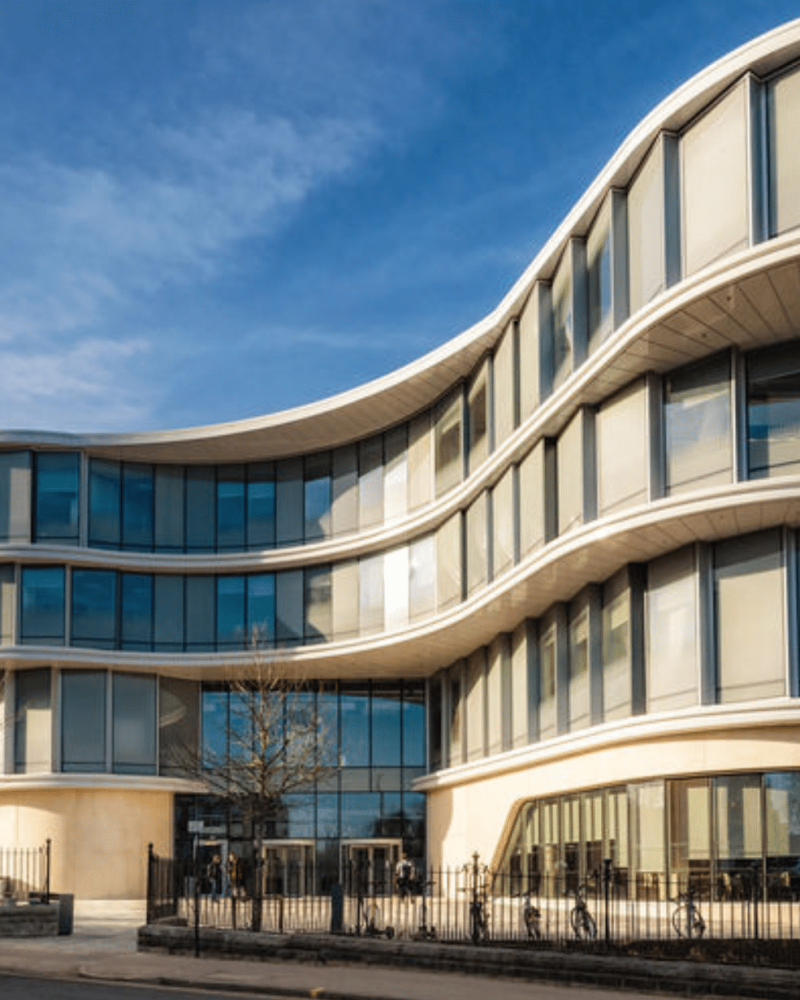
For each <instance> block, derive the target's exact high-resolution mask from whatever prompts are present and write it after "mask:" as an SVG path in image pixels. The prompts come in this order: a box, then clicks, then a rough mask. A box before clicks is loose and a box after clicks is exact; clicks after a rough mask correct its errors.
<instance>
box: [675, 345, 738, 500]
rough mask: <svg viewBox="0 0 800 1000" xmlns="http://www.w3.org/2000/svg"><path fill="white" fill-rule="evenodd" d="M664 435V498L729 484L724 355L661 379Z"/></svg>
mask: <svg viewBox="0 0 800 1000" xmlns="http://www.w3.org/2000/svg"><path fill="white" fill-rule="evenodd" d="M664 436H665V442H666V484H665V485H666V492H667V493H668V494H672V493H678V492H681V491H683V490H692V489H700V488H702V487H705V486H715V485H717V484H718V483H729V482H730V481H731V476H732V469H733V456H732V449H731V391H730V358H729V356H728V355H727V354H722V355H718V356H717V357H715V358H711V359H709V360H708V361H702V362H700V364H697V365H691V366H690V367H688V368H683V369H681V370H680V371H677V372H672V373H671V374H670V375H666V376H665V377H664Z"/></svg>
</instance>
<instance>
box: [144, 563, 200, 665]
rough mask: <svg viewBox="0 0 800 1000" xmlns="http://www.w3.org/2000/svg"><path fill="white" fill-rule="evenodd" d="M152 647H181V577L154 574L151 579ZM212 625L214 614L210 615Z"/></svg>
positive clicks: (172, 649)
mask: <svg viewBox="0 0 800 1000" xmlns="http://www.w3.org/2000/svg"><path fill="white" fill-rule="evenodd" d="M153 607H154V613H153V648H154V649H156V650H163V651H164V652H178V651H180V650H182V649H183V577H182V576H165V575H162V574H160V573H158V574H156V576H155V577H154V580H153ZM210 620H211V623H212V627H213V622H214V615H213V613H212V615H211V619H210Z"/></svg>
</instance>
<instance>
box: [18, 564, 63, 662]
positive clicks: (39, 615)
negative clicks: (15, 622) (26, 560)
mask: <svg viewBox="0 0 800 1000" xmlns="http://www.w3.org/2000/svg"><path fill="white" fill-rule="evenodd" d="M21 603H22V615H21V623H20V624H21V629H20V631H21V633H22V644H23V645H29V646H30V645H34V646H63V645H64V570H63V568H62V567H60V566H47V567H38V566H36V567H34V566H23V568H22V602H21Z"/></svg>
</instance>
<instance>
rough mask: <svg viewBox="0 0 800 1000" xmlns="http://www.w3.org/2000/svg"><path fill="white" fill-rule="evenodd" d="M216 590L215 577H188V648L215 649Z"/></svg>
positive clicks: (199, 650)
mask: <svg viewBox="0 0 800 1000" xmlns="http://www.w3.org/2000/svg"><path fill="white" fill-rule="evenodd" d="M215 603H216V590H215V586H214V577H213V576H187V577H186V648H187V649H190V650H195V651H197V652H201V651H204V650H210V649H213V648H214V621H215V617H216V616H215V611H214V609H215Z"/></svg>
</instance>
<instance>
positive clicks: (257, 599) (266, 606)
mask: <svg viewBox="0 0 800 1000" xmlns="http://www.w3.org/2000/svg"><path fill="white" fill-rule="evenodd" d="M247 639H248V642H250V643H252V644H253V645H254V646H259V645H270V644H272V643H274V641H275V576H274V574H272V573H257V574H254V575H253V576H248V577H247Z"/></svg>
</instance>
